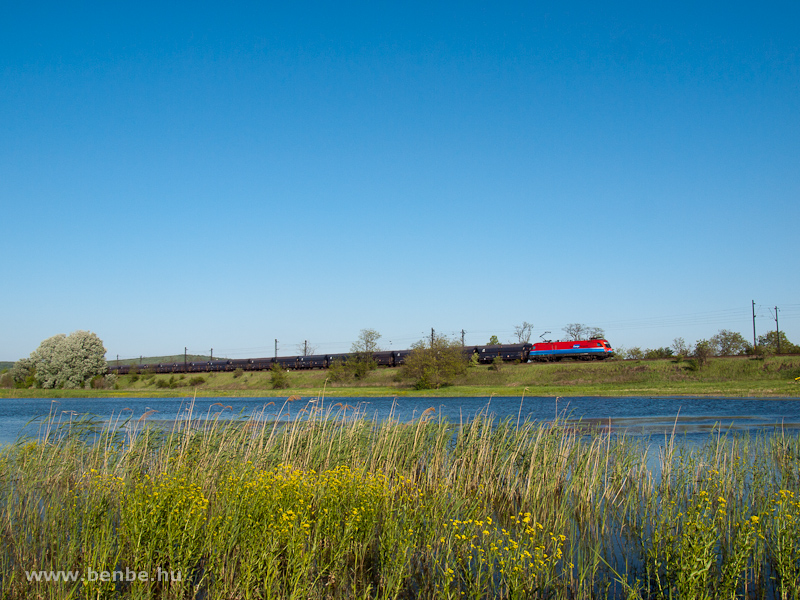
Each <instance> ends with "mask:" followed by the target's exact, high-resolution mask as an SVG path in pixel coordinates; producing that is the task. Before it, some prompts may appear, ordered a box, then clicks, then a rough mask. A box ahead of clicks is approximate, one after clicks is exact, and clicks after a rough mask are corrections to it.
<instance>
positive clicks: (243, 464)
mask: <svg viewBox="0 0 800 600" xmlns="http://www.w3.org/2000/svg"><path fill="white" fill-rule="evenodd" d="M432 416H433V415H432V414H430V413H429V414H426V415H423V417H422V418H421V419H420V420H419V421H417V422H415V423H412V424H401V423H397V422H392V421H385V422H382V423H374V422H369V421H363V420H359V419H347V418H344V415H342V414H332V413H330V412H326V413H324V414H321V413H314V412H311V413H310V414H309V418H308V420H307V421H298V422H295V423H293V424H289V425H286V426H284V427H278V426H276V425H274V424H272V423H270V422H268V421H266V420H259V419H255V420H253V421H241V422H237V423H222V422H219V423H216V422H214V421H213V420H212V421H208V422H206V423H205V424H204V425H203V427H202V428H200V429H195V428H192V427H191V426H190V423H189V422H188V421H185V422H182V423H176V425H175V427H174V428H173V429H172V430H171V431H167V432H159V431H158V430H153V429H146V428H143V426H142V423H143V421H141V420H140V421H139V422H132V423H128V426H127V428H126V430H125V431H126V433H125V435H124V436H123V435H121V434H118V433H116V430H111V429H105V430H101V431H99V432H95V431H94V430H93V428H92V427H91V424H90V423H85V424H83V425H82V426H73V427H72V428H71V429H69V430H67V431H54V432H53V434H52V435H50V436H49V438H48V439H40V440H38V441H31V442H27V443H20V444H18V445H15V446H13V447H10V448H7V449H5V450H4V451H3V452H2V454H0V465H2V468H0V473H1V474H2V477H0V531H1V532H2V536H3V543H2V545H0V575H1V576H0V594H1V595H2V596H3V597H15V598H22V597H26V598H33V597H41V598H52V599H60V598H112V597H113V598H298V599H299V598H330V599H338V598H365V599H366V598H402V599H423V598H425V599H427V598H437V599H438V598H450V599H453V598H487V597H491V598H509V599H510V598H556V599H558V598H608V597H612V598H630V599H637V598H670V597H679V598H717V597H720V598H722V597H727V598H735V597H751V596H752V597H765V596H766V597H776V598H778V597H779V598H797V597H799V596H800V529H798V528H797V519H800V439H798V438H797V437H787V436H781V435H778V436H773V437H769V438H767V437H758V438H746V437H745V438H735V437H730V438H728V437H721V436H714V437H712V438H711V440H710V441H709V443H708V444H707V445H706V446H705V447H702V448H696V447H695V448H693V449H692V450H686V451H684V452H681V451H679V450H678V449H676V446H675V443H674V440H664V443H663V446H662V449H661V453H660V460H659V464H658V472H653V471H651V470H649V469H648V461H647V458H646V452H645V448H644V446H643V445H641V443H639V442H634V441H632V440H630V439H626V438H612V437H608V436H604V435H595V436H584V435H581V434H580V433H579V432H576V431H575V430H574V429H572V428H570V427H568V426H567V425H566V424H561V423H559V422H556V423H553V424H550V425H537V424H532V423H520V424H517V423H516V422H514V421H513V420H509V421H504V422H495V421H492V420H491V419H487V418H485V417H483V418H480V417H479V418H477V419H476V420H475V421H473V422H471V423H468V424H460V425H457V424H449V423H446V422H442V421H438V420H436V419H434V418H432ZM88 439H91V440H92V442H93V443H88V442H87V440H88ZM26 571H27V572H28V573H27V574H26ZM40 571H41V572H49V571H56V572H58V571H61V572H67V571H69V572H71V573H76V574H77V575H76V576H79V577H86V578H87V580H86V581H83V582H81V581H76V582H74V583H71V582H67V583H64V582H63V581H62V582H60V583H55V582H52V581H36V577H33V580H31V575H30V573H31V572H37V573H38V572H40ZM103 571H107V572H108V573H112V572H117V573H119V577H118V578H119V579H122V581H117V582H114V581H102V579H101V578H100V577H99V575H98V576H96V577H95V576H94V574H98V573H101V572H103ZM142 573H144V574H145V575H148V574H149V576H151V577H154V576H155V575H154V574H156V573H158V574H159V575H160V574H161V573H169V574H170V576H169V577H168V578H167V577H164V579H163V580H159V581H141V580H138V579H137V578H136V576H135V575H132V574H142ZM87 575H88V577H87ZM39 577H40V579H41V577H43V576H42V575H40V576H39ZM111 577H113V576H111ZM131 577H133V578H134V579H137V580H135V581H133V580H131ZM176 577H177V578H176ZM178 578H179V579H178Z"/></svg>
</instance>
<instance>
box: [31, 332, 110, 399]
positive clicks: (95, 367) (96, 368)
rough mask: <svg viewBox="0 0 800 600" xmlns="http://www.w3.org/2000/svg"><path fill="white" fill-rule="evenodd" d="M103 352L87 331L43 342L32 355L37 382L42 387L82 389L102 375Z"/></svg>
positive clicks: (56, 336)
mask: <svg viewBox="0 0 800 600" xmlns="http://www.w3.org/2000/svg"><path fill="white" fill-rule="evenodd" d="M105 356H106V349H105V348H104V347H103V342H102V341H101V340H100V338H98V337H97V336H96V335H95V334H94V333H91V332H89V331H75V332H73V333H71V334H70V335H69V336H66V335H64V334H63V333H60V334H58V335H54V336H53V337H51V338H47V339H46V340H44V341H43V342H42V343H41V344H40V345H39V347H38V348H37V349H36V350H34V351H33V352H32V353H31V357H30V361H31V363H32V368H33V371H34V373H35V375H34V377H35V379H36V383H37V385H38V386H39V387H42V388H82V387H84V386H85V385H86V383H87V382H88V381H91V379H92V378H93V377H95V376H96V375H105V374H106V372H107V371H108V365H107V364H106V358H105Z"/></svg>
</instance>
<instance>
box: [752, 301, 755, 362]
mask: <svg viewBox="0 0 800 600" xmlns="http://www.w3.org/2000/svg"><path fill="white" fill-rule="evenodd" d="M752 302H753V351H754V352H755V349H756V301H755V300H753V301H752Z"/></svg>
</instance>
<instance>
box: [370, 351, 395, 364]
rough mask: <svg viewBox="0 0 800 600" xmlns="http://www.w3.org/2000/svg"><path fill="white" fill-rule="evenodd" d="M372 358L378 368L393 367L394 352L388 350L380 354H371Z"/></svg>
mask: <svg viewBox="0 0 800 600" xmlns="http://www.w3.org/2000/svg"><path fill="white" fill-rule="evenodd" d="M372 358H373V359H374V360H375V362H376V363H377V365H378V366H379V367H393V366H395V365H394V352H392V351H390V350H382V351H380V352H373V353H372Z"/></svg>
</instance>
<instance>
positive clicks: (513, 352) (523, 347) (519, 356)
mask: <svg viewBox="0 0 800 600" xmlns="http://www.w3.org/2000/svg"><path fill="white" fill-rule="evenodd" d="M531 347H532V345H531V344H496V345H493V346H470V347H467V348H465V351H466V352H467V354H468V355H469V356H472V355H473V354H477V355H478V362H479V363H481V364H488V363H491V362H492V361H494V359H495V358H498V357H499V358H501V359H502V360H503V361H505V362H514V361H519V362H528V356H529V354H530V351H531Z"/></svg>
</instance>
